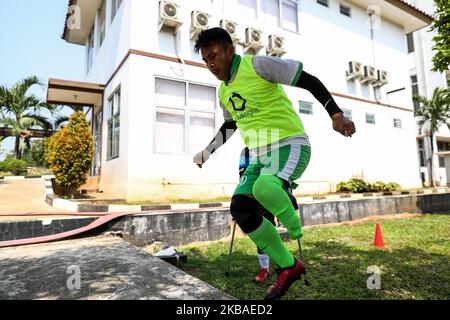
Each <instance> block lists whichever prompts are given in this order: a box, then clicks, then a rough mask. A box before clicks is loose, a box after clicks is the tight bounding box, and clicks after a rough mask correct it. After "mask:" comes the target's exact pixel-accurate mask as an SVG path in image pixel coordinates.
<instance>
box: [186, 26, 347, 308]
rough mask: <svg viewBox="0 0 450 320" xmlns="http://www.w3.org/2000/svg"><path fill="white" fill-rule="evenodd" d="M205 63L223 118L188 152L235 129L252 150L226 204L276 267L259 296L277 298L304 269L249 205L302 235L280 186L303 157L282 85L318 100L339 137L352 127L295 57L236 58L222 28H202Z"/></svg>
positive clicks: (294, 175) (218, 142)
mask: <svg viewBox="0 0 450 320" xmlns="http://www.w3.org/2000/svg"><path fill="white" fill-rule="evenodd" d="M195 50H196V52H199V51H201V55H202V59H203V61H204V62H205V63H206V65H207V67H208V70H209V71H210V72H211V73H212V74H213V75H214V76H215V77H216V78H217V79H219V80H221V81H222V82H221V84H220V89H219V99H220V105H221V108H222V110H223V113H224V119H225V122H224V124H223V125H222V127H221V128H220V130H219V132H218V133H217V134H216V136H215V137H214V139H213V140H212V141H211V142H210V144H209V145H208V146H207V147H206V148H205V150H203V151H201V152H199V153H198V154H196V155H195V156H194V159H193V160H194V162H195V163H196V164H197V165H198V166H199V167H201V166H202V165H203V164H204V163H205V162H206V161H207V160H208V158H209V157H210V155H211V154H212V153H213V152H215V151H216V150H217V149H218V148H219V147H220V146H222V145H223V144H224V143H225V142H226V141H227V140H228V139H229V137H230V136H231V135H232V133H234V132H235V131H236V130H237V128H239V131H240V134H241V137H242V139H243V141H244V143H245V144H246V145H247V147H248V148H249V149H250V151H251V153H252V155H254V157H253V160H252V163H250V165H249V166H248V168H247V170H246V171H245V172H244V174H243V176H242V178H241V180H240V183H239V185H238V186H237V188H236V190H235V192H234V195H233V197H232V199H231V205H230V211H231V214H232V216H233V218H234V220H235V221H236V222H237V224H238V225H239V227H240V228H241V229H242V231H243V232H244V233H246V234H247V235H248V236H249V237H250V239H251V240H252V241H253V242H254V243H255V245H256V246H257V247H258V248H261V250H263V251H264V252H265V253H266V254H267V255H268V256H269V257H270V259H272V261H274V262H275V263H276V264H278V266H279V267H280V272H279V274H278V277H277V279H276V281H275V283H274V284H273V285H272V286H271V287H270V288H269V289H268V290H267V293H266V296H265V299H267V300H271V299H278V298H280V297H281V296H283V295H284V294H285V293H286V291H287V290H288V289H289V287H290V286H291V285H292V283H293V282H294V281H296V280H299V279H300V278H301V275H302V274H304V273H305V268H304V266H303V262H302V261H300V260H298V259H297V258H294V256H293V255H292V254H291V253H290V252H289V251H288V250H287V248H286V247H285V245H284V244H283V242H282V241H281V238H280V236H279V234H278V232H277V230H276V228H275V227H274V226H273V225H272V224H271V223H270V222H269V221H268V220H267V219H265V218H264V217H262V216H261V215H260V214H259V213H258V212H257V210H256V208H257V205H256V203H257V202H259V203H260V204H261V205H262V206H263V207H265V208H266V209H267V210H268V211H270V212H271V213H272V214H273V215H274V216H275V217H276V218H277V219H278V220H279V221H280V222H281V223H282V224H283V225H284V226H285V227H286V229H287V230H288V234H289V236H290V238H291V239H300V238H301V237H302V236H303V232H302V228H301V225H300V221H299V216H298V215H297V212H296V210H295V209H294V206H293V205H292V203H291V201H290V199H289V196H288V195H287V194H286V192H285V189H284V188H285V187H286V186H287V187H289V188H292V189H295V188H296V186H297V185H296V184H295V183H294V180H297V179H298V178H299V177H300V176H301V175H302V174H303V172H304V171H305V169H306V167H307V166H308V163H309V160H310V157H311V146H310V143H309V139H308V136H307V134H306V132H305V130H304V127H303V123H302V121H301V120H300V117H299V116H298V114H297V112H296V111H295V110H294V108H293V107H292V103H291V101H290V100H289V99H288V97H287V96H286V94H285V92H284V90H283V87H282V84H285V85H290V86H296V87H300V88H304V89H306V90H308V91H309V92H311V93H312V94H313V95H314V97H315V98H316V99H317V100H318V101H319V102H320V103H321V104H322V105H323V106H324V107H325V109H326V111H327V112H328V114H329V116H330V117H331V119H332V125H333V129H334V130H336V131H337V132H339V133H341V134H342V135H344V136H346V137H351V136H352V135H353V134H354V133H355V125H354V123H353V122H352V121H350V120H349V119H347V118H346V117H345V116H344V114H343V112H342V110H341V109H340V108H339V107H338V105H337V104H336V102H335V101H334V99H333V98H332V96H331V94H330V92H329V91H328V90H327V89H326V88H325V86H324V85H323V84H322V82H321V81H320V80H319V79H317V78H316V77H314V76H312V75H310V74H309V73H307V72H305V71H303V64H302V63H301V62H299V61H295V60H290V59H285V60H284V59H280V58H276V57H268V56H251V55H245V56H243V57H241V56H239V55H238V54H236V53H235V48H234V46H233V43H232V40H231V37H230V35H229V34H228V32H226V31H225V30H224V29H222V28H212V29H207V30H204V31H202V32H201V33H200V34H199V37H198V39H197V41H196V43H195Z"/></svg>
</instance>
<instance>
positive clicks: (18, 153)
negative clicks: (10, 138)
mask: <svg viewBox="0 0 450 320" xmlns="http://www.w3.org/2000/svg"><path fill="white" fill-rule="evenodd" d="M14 154H15V156H16V159H17V160H20V158H21V157H20V137H16V144H15V146H14Z"/></svg>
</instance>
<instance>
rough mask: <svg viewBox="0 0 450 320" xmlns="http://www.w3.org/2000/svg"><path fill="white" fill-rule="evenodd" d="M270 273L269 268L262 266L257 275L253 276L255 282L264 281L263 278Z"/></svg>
mask: <svg viewBox="0 0 450 320" xmlns="http://www.w3.org/2000/svg"><path fill="white" fill-rule="evenodd" d="M271 274H272V272H270V270H269V269H265V268H262V269H260V270H259V273H258V275H257V276H256V277H255V282H256V283H261V282H264V280H266V279H267V278H268V277H269V276H270V275H271Z"/></svg>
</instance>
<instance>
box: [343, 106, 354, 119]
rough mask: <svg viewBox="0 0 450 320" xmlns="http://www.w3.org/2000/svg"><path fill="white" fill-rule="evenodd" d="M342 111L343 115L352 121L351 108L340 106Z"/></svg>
mask: <svg viewBox="0 0 450 320" xmlns="http://www.w3.org/2000/svg"><path fill="white" fill-rule="evenodd" d="M341 110H342V112H343V113H344V117H346V118H348V119H349V120H351V121H353V110H351V109H346V108H341ZM346 112H347V113H346Z"/></svg>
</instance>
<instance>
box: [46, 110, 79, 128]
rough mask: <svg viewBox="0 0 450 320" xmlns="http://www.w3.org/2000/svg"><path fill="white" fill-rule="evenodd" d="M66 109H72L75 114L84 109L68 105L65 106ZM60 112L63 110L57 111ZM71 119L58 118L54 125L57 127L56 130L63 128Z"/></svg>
mask: <svg viewBox="0 0 450 320" xmlns="http://www.w3.org/2000/svg"><path fill="white" fill-rule="evenodd" d="M64 107H67V108H70V109H72V110H73V111H74V112H77V111H83V107H80V106H69V105H67V106H64ZM60 110H61V108H60V109H57V111H60ZM69 119H70V117H66V116H58V117H57V118H56V119H55V122H54V123H53V126H54V127H55V129H57V128H61V127H62V126H63V125H65V124H66V122H69Z"/></svg>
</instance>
